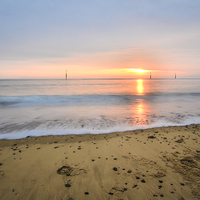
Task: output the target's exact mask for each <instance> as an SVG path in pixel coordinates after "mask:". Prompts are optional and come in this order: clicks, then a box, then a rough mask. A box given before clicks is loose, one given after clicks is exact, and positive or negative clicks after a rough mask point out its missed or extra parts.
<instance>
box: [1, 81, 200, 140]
mask: <svg viewBox="0 0 200 200" xmlns="http://www.w3.org/2000/svg"><path fill="white" fill-rule="evenodd" d="M193 123H194V124H196V123H200V79H68V80H64V79H63V80H61V79H56V80H55V79H52V80H50V79H40V80H38V79H37V80H20V79H17V80H13V79H12V80H11V79H9V80H6V79H2V80H0V139H17V138H24V137H27V136H43V135H69V134H86V133H90V134H101V133H110V132H115V131H127V130H136V129H146V128H151V127H163V126H179V125H186V124H187V125H188V124H193Z"/></svg>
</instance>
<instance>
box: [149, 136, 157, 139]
mask: <svg viewBox="0 0 200 200" xmlns="http://www.w3.org/2000/svg"><path fill="white" fill-rule="evenodd" d="M148 138H150V139H154V138H156V137H155V136H154V135H150V136H148Z"/></svg>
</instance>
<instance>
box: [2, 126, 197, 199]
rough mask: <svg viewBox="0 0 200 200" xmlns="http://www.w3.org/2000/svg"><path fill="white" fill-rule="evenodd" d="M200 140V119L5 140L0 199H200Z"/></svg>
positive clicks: (3, 140) (3, 141)
mask: <svg viewBox="0 0 200 200" xmlns="http://www.w3.org/2000/svg"><path fill="white" fill-rule="evenodd" d="M199 144H200V125H199V124H191V125H188V126H187V125H186V126H169V127H157V128H149V129H139V130H134V131H125V132H114V133H107V134H104V133H103V134H81V135H49V136H38V137H32V136H31V137H27V138H22V139H14V140H13V139H1V140H0V154H1V155H0V180H1V181H0V198H1V199H70V198H72V199H73V200H75V199H154V198H155V199H160V198H161V199H200V192H199V191H200V145H199ZM156 197H157V198H156Z"/></svg>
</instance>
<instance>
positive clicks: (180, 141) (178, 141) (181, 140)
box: [175, 138, 183, 143]
mask: <svg viewBox="0 0 200 200" xmlns="http://www.w3.org/2000/svg"><path fill="white" fill-rule="evenodd" d="M175 142H177V143H182V142H183V139H182V138H181V139H179V140H176V141H175Z"/></svg>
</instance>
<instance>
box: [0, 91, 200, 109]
mask: <svg viewBox="0 0 200 200" xmlns="http://www.w3.org/2000/svg"><path fill="white" fill-rule="evenodd" d="M180 98H182V100H190V101H191V100H199V98H200V93H148V94H145V95H126V94H121V95H30V96H0V107H9V106H12V107H13V106H17V107H18V106H35V105H36V106H44V105H46V106H48V105H50V106H51V105H56V106H57V105H66V104H67V105H81V104H84V105H87V104H89V105H92V104H93V105H99V104H102V103H103V104H105V103H106V104H115V105H117V104H121V105H124V104H132V103H134V102H136V101H137V100H138V99H144V100H146V101H148V102H153V101H156V100H159V101H170V100H171V101H174V100H180Z"/></svg>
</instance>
